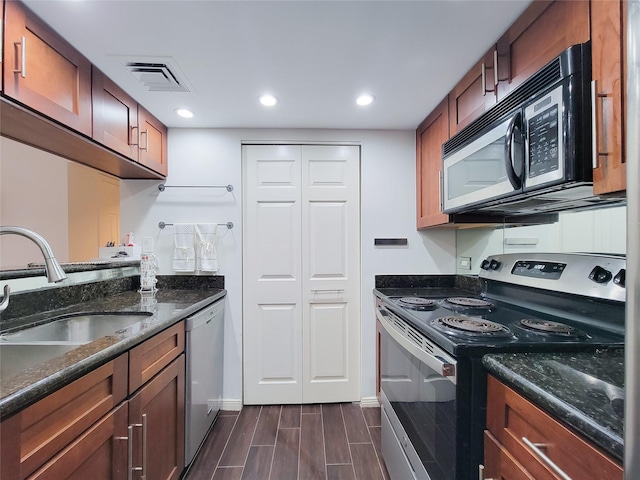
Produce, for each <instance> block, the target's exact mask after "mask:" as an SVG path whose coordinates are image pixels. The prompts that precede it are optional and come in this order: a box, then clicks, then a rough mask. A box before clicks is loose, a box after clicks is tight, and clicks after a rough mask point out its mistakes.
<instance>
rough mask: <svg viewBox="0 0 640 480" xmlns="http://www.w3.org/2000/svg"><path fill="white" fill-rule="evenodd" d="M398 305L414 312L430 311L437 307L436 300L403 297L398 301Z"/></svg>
mask: <svg viewBox="0 0 640 480" xmlns="http://www.w3.org/2000/svg"><path fill="white" fill-rule="evenodd" d="M398 304H400V305H402V306H403V307H407V308H412V309H414V310H429V309H432V308H435V307H437V303H436V302H435V300H429V299H428V298H422V297H402V298H399V299H398Z"/></svg>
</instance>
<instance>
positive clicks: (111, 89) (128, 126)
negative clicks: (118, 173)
mask: <svg viewBox="0 0 640 480" xmlns="http://www.w3.org/2000/svg"><path fill="white" fill-rule="evenodd" d="M92 84H93V89H92V96H93V139H94V140H96V141H98V142H100V143H101V144H103V145H105V146H107V147H109V148H111V149H113V150H115V151H116V152H118V153H120V154H122V155H124V156H125V157H127V158H130V159H131V160H135V161H138V102H136V101H135V100H134V99H133V98H131V97H130V96H129V95H127V94H126V93H125V92H124V90H122V89H121V88H120V87H119V86H118V85H116V84H115V83H114V82H113V81H111V80H110V79H109V78H108V77H107V76H106V75H104V74H103V73H102V72H101V71H100V70H98V69H97V68H95V67H93V78H92Z"/></svg>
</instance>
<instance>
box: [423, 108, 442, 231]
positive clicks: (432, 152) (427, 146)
mask: <svg viewBox="0 0 640 480" xmlns="http://www.w3.org/2000/svg"><path fill="white" fill-rule="evenodd" d="M448 139H449V99H448V97H447V98H445V99H444V100H443V101H442V102H441V103H440V105H438V106H437V107H436V108H435V109H434V110H433V112H431V114H430V115H429V116H428V117H427V118H426V119H425V120H424V121H423V122H422V123H421V124H420V126H419V127H418V130H417V131H416V203H417V226H418V228H419V229H420V228H425V227H433V226H436V225H443V224H447V223H449V215H446V214H444V213H442V207H441V203H442V202H441V177H442V144H443V143H444V142H446V141H447V140H448Z"/></svg>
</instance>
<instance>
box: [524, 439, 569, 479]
mask: <svg viewBox="0 0 640 480" xmlns="http://www.w3.org/2000/svg"><path fill="white" fill-rule="evenodd" d="M522 441H523V442H524V444H525V445H526V446H527V447H529V448H530V449H531V451H532V452H533V453H535V454H536V455H537V456H538V457H540V459H541V460H542V461H543V462H544V463H546V464H547V465H548V466H549V468H551V470H553V471H554V472H555V473H556V475H558V476H559V477H560V478H562V480H571V477H570V476H569V475H567V474H566V473H564V472H563V471H562V469H561V468H560V467H559V466H558V465H556V464H555V463H554V462H553V460H551V459H550V458H549V457H547V455H546V454H545V453H544V452H543V451H542V449H543V448H546V447H547V446H546V445H545V444H544V443H533V442H532V441H531V440H529V439H528V438H527V437H522Z"/></svg>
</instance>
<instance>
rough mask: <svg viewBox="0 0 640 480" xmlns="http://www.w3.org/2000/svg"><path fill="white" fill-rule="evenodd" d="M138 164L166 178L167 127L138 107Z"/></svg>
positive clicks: (140, 106)
mask: <svg viewBox="0 0 640 480" xmlns="http://www.w3.org/2000/svg"><path fill="white" fill-rule="evenodd" d="M138 144H139V150H140V160H139V161H140V163H141V164H142V165H144V166H145V167H149V168H150V169H152V170H154V171H156V172H158V173H159V174H161V175H164V176H165V177H166V176H167V170H168V168H167V127H165V126H164V125H163V124H162V123H160V121H159V120H158V119H157V118H155V117H154V116H153V115H151V114H150V113H149V112H147V110H145V109H144V108H143V107H142V105H138Z"/></svg>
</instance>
